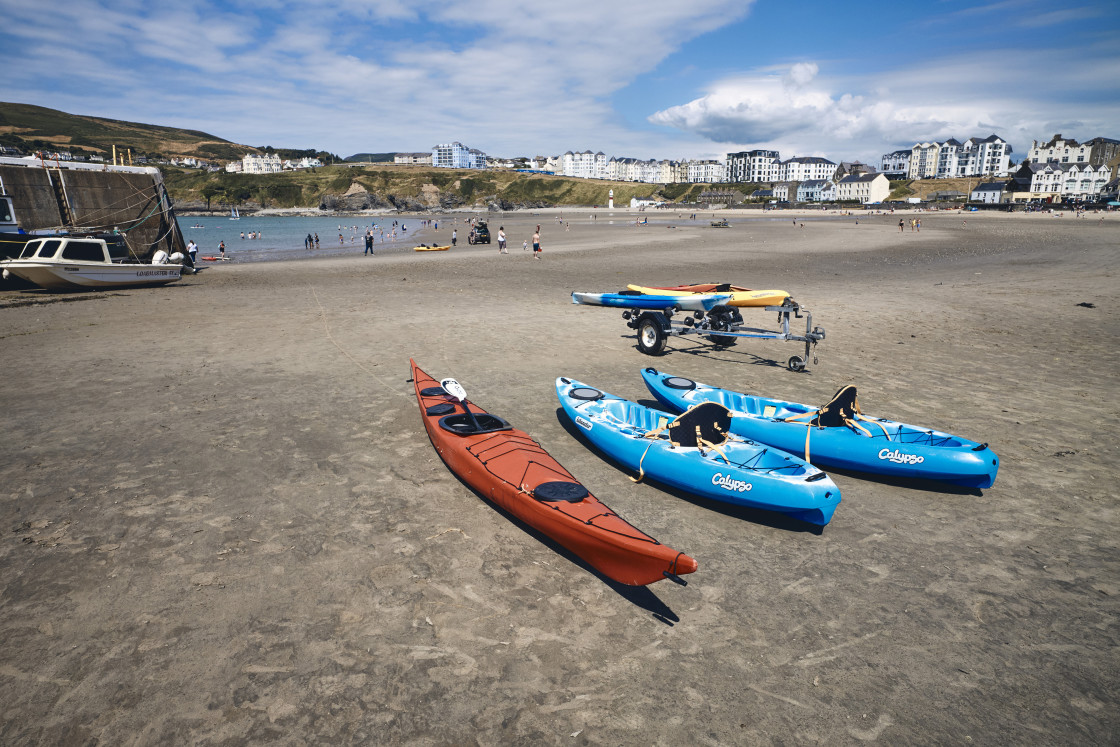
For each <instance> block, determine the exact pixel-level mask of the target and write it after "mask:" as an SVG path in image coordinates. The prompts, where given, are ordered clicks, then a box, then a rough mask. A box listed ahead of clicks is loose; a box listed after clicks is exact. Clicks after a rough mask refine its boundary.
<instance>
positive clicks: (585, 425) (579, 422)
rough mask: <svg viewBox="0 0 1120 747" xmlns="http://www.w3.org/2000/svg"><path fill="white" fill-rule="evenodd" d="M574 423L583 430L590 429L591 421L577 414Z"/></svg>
mask: <svg viewBox="0 0 1120 747" xmlns="http://www.w3.org/2000/svg"><path fill="white" fill-rule="evenodd" d="M576 425H578V426H579V427H580V428H583V429H584V430H585V431H589V430H591V421H590V420H584V419H583V418H581V417H580V416H579V415H576Z"/></svg>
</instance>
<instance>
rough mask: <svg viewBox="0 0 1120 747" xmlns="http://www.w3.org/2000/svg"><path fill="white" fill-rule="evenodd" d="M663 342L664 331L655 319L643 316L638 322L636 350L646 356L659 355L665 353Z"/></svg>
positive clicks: (664, 338)
mask: <svg viewBox="0 0 1120 747" xmlns="http://www.w3.org/2000/svg"><path fill="white" fill-rule="evenodd" d="M665 341H666V335H665V330H664V329H662V328H661V322H659V321H658V320H657V319H656V318H654V317H653V316H652V315H643V316H642V318H641V319H639V320H638V350H640V351H642V352H643V353H645V354H646V355H661V354H662V353H663V352H665Z"/></svg>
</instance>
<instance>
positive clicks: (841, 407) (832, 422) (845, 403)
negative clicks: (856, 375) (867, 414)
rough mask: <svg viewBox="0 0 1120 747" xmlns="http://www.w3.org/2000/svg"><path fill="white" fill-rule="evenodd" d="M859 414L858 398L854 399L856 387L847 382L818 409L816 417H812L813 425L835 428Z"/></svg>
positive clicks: (845, 423)
mask: <svg viewBox="0 0 1120 747" xmlns="http://www.w3.org/2000/svg"><path fill="white" fill-rule="evenodd" d="M858 414H859V400H857V399H856V387H855V385H854V384H847V385H845V386H842V387H840V388H839V389H837V390H836V394H834V395H833V396H832V399H831V400H829V402H828V404H827V405H825V406H824V407H822V408H821V409H820V412H819V413H818V415H817V417H815V418H813V421H812V423H813V425H816V426H820V427H821V428H837V427H840V426H843V425H847V423H848V421H850V420H854V419H855V417H856V415H858Z"/></svg>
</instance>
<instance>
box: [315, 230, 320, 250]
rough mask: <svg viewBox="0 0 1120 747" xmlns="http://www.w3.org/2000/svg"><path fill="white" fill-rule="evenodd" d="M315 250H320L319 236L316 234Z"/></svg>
mask: <svg viewBox="0 0 1120 747" xmlns="http://www.w3.org/2000/svg"><path fill="white" fill-rule="evenodd" d="M315 248H316V249H318V248H319V234H315Z"/></svg>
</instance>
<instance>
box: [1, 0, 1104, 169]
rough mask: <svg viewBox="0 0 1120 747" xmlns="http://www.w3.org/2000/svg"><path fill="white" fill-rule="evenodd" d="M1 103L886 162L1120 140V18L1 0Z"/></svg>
mask: <svg viewBox="0 0 1120 747" xmlns="http://www.w3.org/2000/svg"><path fill="white" fill-rule="evenodd" d="M0 17H2V18H3V19H4V22H3V24H2V26H0V62H2V63H3V68H2V69H3V70H4V85H3V87H2V88H0V100H4V101H15V102H20V103H28V104H38V105H40V106H47V107H51V108H55V109H61V110H63V111H66V112H70V113H73V114H88V115H94V116H100V117H108V118H112V119H120V120H127V121H133V122H144V123H150V124H159V125H169V126H175V127H184V128H188V129H197V130H202V131H204V132H208V133H211V134H213V135H216V136H218V137H222V138H225V139H227V140H232V141H235V142H239V143H244V144H248V145H256V146H264V145H272V146H275V147H285V148H317V149H322V150H327V151H331V152H333V153H337V154H339V155H342V156H348V155H350V154H353V153H357V152H365V151H369V152H382V151H422V150H428V149H429V148H430V147H431V146H432V145H434V144H436V143H441V142H449V141H451V140H458V141H460V142H462V143H464V144H466V145H468V146H470V147H475V148H479V149H481V150H483V151H485V152H487V153H490V154H492V155H501V156H517V155H554V154H558V153H563V152H564V151H566V150H586V149H590V150H595V151H600V150H601V151H603V152H604V153H606V154H607V155H609V156H629V157H635V158H721V157H723V155H724V154H726V153H728V152H730V151H737V150H748V149H754V148H766V149H776V150H779V151H780V152H781V155H782V157H783V158H788V157H792V156H807V155H821V156H825V157H828V158H831V159H832V160H834V161H839V160H855V159H859V160H863V161H867V162H870V163H878V160H879V157H880V156H881V155H882V154H883V153H886V152H889V151H892V150H896V149H899V148H908V147H909V146H911V145H912V144H913V143H915V142H919V141H923V140H931V139H937V140H944V139H946V138H949V137H956V138H957V139H959V140H963V139H965V138H968V137H973V136H977V137H986V136H988V135H990V134H993V133H995V134H997V135H999V136H1001V137H1003V138H1004V139H1006V140H1008V141H1009V142H1010V143H1011V144H1012V146H1013V148H1014V155H1013V160H1016V161H1017V160H1019V159H1021V158H1022V157H1023V156H1024V155H1025V154H1026V151H1027V149H1028V148H1029V147H1030V145H1031V141H1032V140H1047V139H1049V138H1050V137H1051V136H1052V135H1053V134H1055V133H1061V134H1062V135H1064V136H1066V137H1070V138H1075V139H1078V140H1085V139H1088V138H1091V137H1096V136H1104V137H1112V138H1116V139H1120V2H1118V1H1117V0H1085V1H1084V2H1076V0H1074V2H1070V3H1054V2H1052V1H1051V0H1046V1H1043V0H1002V1H995V2H984V1H977V2H972V1H970V0H954V1H953V2H948V1H943V0H927V1H926V2H920V3H918V2H906V0H893V2H854V1H853V2H847V3H840V2H833V1H831V0H829V1H825V0H806V1H798V0H754V1H753V2H750V1H745V0H693V2H682V1H681V0H645V2H631V1H630V0H615V1H614V2H602V0H564V2H555V1H554V0H538V2H517V1H515V0H466V1H461V2H453V1H450V0H300V2H290V1H289V0H230V1H229V2H221V1H212V0H176V2H174V3H164V2H150V1H144V2H141V1H140V0H115V1H113V2H107V1H105V0H41V2H38V3H28V2H26V0H0Z"/></svg>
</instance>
